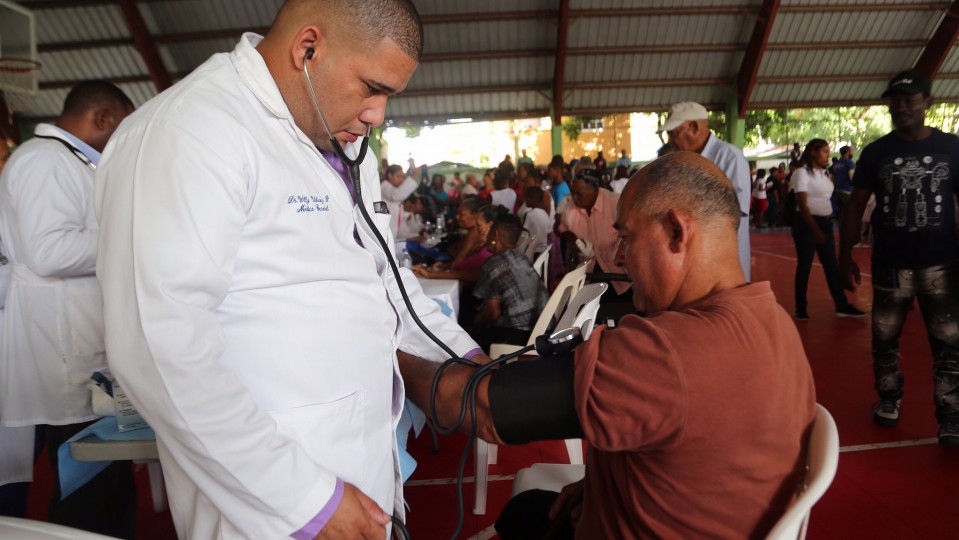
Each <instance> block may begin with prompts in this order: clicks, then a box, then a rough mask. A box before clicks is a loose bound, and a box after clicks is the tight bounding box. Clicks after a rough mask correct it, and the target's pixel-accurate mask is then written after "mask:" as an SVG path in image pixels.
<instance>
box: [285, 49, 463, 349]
mask: <svg viewBox="0 0 959 540" xmlns="http://www.w3.org/2000/svg"><path fill="white" fill-rule="evenodd" d="M312 58H313V48H312V47H310V48H308V49H307V50H306V55H305V57H304V58H303V77H304V78H305V79H306V87H307V88H308V89H309V90H310V98H312V100H313V107H315V108H316V113H317V114H318V115H319V117H320V122H322V123H323V128H324V129H326V134H327V135H328V136H329V138H330V145H331V146H332V147H333V152H335V153H336V155H337V156H338V157H339V158H340V160H342V161H343V163H344V164H345V165H346V167H347V170H349V173H350V180H352V182H353V190H354V192H355V193H356V205H357V206H358V207H359V209H360V214H362V216H363V220H364V221H365V222H366V224H367V225H368V226H369V227H370V230H371V231H372V233H373V236H374V237H375V238H376V240H377V242H378V243H379V244H380V247H381V248H382V249H383V253H384V254H385V255H386V260H387V262H388V263H389V265H390V269H391V270H392V271H393V277H394V278H396V284H397V286H399V289H400V293H401V294H402V296H403V301H404V302H405V303H406V308H407V309H408V310H409V312H410V315H411V316H412V317H413V320H414V321H415V322H416V325H417V326H419V328H420V330H422V331H423V332H424V333H425V334H426V335H427V337H429V338H430V339H431V340H432V341H433V342H434V343H436V345H438V346H439V347H440V348H441V349H443V352H445V353H446V354H448V355H449V356H450V358H458V355H457V354H456V353H455V352H453V350H452V349H451V348H449V346H447V345H446V344H445V343H443V342H442V341H441V340H440V339H439V338H438V337H436V336H435V335H433V333H432V332H430V331H429V329H427V328H426V326H425V325H424V324H423V323H422V321H420V318H419V317H418V316H417V315H416V311H415V310H414V309H413V305H412V304H411V303H410V300H409V296H408V295H407V294H406V287H404V286H403V280H402V279H400V271H399V267H398V266H397V264H396V258H395V257H393V251H392V250H391V249H390V247H389V245H388V244H387V243H386V239H385V238H383V235H382V234H380V231H379V229H378V228H377V227H376V225H375V224H374V223H373V218H371V217H370V214H369V212H368V211H367V210H366V205H364V204H363V192H362V185H361V183H360V163H362V162H363V159H365V158H366V152H367V151H368V150H369V148H370V133H371V131H372V126H369V125H367V127H366V137H365V138H364V139H363V142H362V143H360V151H359V153H357V155H356V159H351V158H350V157H349V156H347V155H346V152H344V151H343V147H342V146H340V142H339V141H337V140H336V138H335V137H333V132H332V131H331V130H330V126H329V124H327V123H326V118H325V117H324V116H323V111H322V110H321V109H320V103H319V101H318V100H317V99H316V92H315V91H314V90H313V84H312V83H311V81H310V73H309V71H308V70H307V67H306V64H307V60H311V59H312Z"/></svg>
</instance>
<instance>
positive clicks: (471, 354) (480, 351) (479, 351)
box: [463, 347, 483, 360]
mask: <svg viewBox="0 0 959 540" xmlns="http://www.w3.org/2000/svg"><path fill="white" fill-rule="evenodd" d="M477 354H483V349H480V348H479V347H477V348H475V349H473V350H472V351H470V352H468V353H466V354H464V355H463V360H472V359H473V357H474V356H476V355H477Z"/></svg>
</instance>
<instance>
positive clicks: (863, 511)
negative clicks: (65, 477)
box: [30, 232, 959, 540]
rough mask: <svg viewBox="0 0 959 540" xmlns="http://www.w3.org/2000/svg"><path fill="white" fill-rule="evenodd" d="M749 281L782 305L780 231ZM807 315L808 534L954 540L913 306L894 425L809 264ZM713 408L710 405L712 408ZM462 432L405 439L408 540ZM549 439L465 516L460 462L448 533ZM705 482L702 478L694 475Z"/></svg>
mask: <svg viewBox="0 0 959 540" xmlns="http://www.w3.org/2000/svg"><path fill="white" fill-rule="evenodd" d="M752 253H753V280H754V281H764V280H768V281H770V282H772V285H773V290H774V291H775V293H776V296H777V297H778V298H779V301H780V303H782V304H783V306H784V307H785V308H786V309H787V310H788V311H789V312H790V313H791V312H792V311H793V292H792V290H793V276H794V272H795V251H794V248H793V245H792V240H791V238H790V236H789V234H788V233H786V232H774V233H768V234H754V235H753V236H752ZM855 256H856V259H857V261H858V262H859V264H860V267H861V268H862V269H863V272H865V273H866V274H867V275H866V276H865V277H864V282H863V287H862V288H860V290H859V291H857V292H856V293H855V294H854V295H851V296H850V299H851V300H852V301H853V303H854V304H855V305H857V306H858V307H859V308H861V309H863V310H864V311H866V312H868V311H869V308H870V307H871V292H870V283H869V276H868V268H869V265H868V261H869V250H868V249H858V250H856V253H855ZM809 301H810V306H809V315H810V318H811V320H809V321H808V322H800V323H797V327H798V328H799V332H800V334H801V335H802V338H803V341H804V343H805V346H806V353H807V355H808V357H809V361H810V364H811V365H812V369H813V374H814V376H815V380H816V389H817V393H818V401H819V402H820V403H822V404H823V405H824V406H825V407H826V408H827V409H829V411H830V412H831V413H832V415H833V416H834V417H835V419H836V423H837V424H838V427H839V435H840V444H841V445H842V447H843V451H842V454H841V455H840V460H839V471H838V473H837V476H836V480H835V481H834V482H833V485H832V487H831V488H830V490H829V491H828V492H827V493H826V495H825V496H824V497H823V499H822V500H821V501H820V502H819V503H818V504H817V505H816V506H815V508H814V509H813V513H812V520H811V522H810V530H809V535H808V538H810V539H812V540H822V539H834V540H845V539H860V538H861V539H890V540H893V539H895V540H909V539H930V540H931V539H935V540H940V539H943V538H959V451H957V450H951V451H949V450H944V449H941V448H939V447H938V446H937V445H936V444H935V435H936V429H937V426H936V422H935V419H934V417H933V404H932V380H931V360H930V353H929V345H928V343H927V342H926V336H925V330H924V328H923V326H922V321H921V316H920V315H919V313H918V311H914V312H913V313H912V314H910V317H909V320H908V322H907V325H906V329H905V333H904V335H903V338H902V351H903V357H904V358H903V371H904V373H905V376H906V395H905V397H904V399H903V402H902V406H903V409H902V418H901V420H900V422H899V425H898V426H896V427H894V428H886V427H880V426H877V425H874V424H873V423H872V420H871V414H872V413H871V405H872V403H873V402H874V401H875V395H874V393H873V390H872V375H871V367H870V360H869V336H870V324H869V318H868V316H867V317H866V318H865V319H858V320H854V319H837V318H836V316H835V314H834V309H835V306H833V304H832V300H831V299H830V297H829V294H828V292H827V290H826V285H825V280H824V279H823V275H822V271H821V269H820V268H819V267H818V263H817V267H816V268H814V269H813V275H812V278H811V280H810V286H809ZM717 406H719V407H721V406H722V404H721V403H719V404H717ZM464 444H465V437H464V436H461V435H460V436H454V437H441V438H440V451H439V453H438V454H437V455H433V453H432V448H431V443H430V440H429V437H428V436H425V435H424V436H423V437H420V439H418V440H415V441H412V442H411V451H412V453H413V455H414V457H416V459H417V460H418V462H419V466H418V468H417V470H416V472H415V473H414V475H413V477H412V478H411V479H410V482H408V484H407V486H406V490H405V491H406V498H407V501H408V503H409V506H410V512H409V515H408V525H409V529H410V532H411V536H412V538H414V539H415V540H436V539H443V538H449V536H450V534H451V532H452V531H453V527H454V525H455V521H456V517H455V516H456V493H455V486H454V485H452V483H451V482H453V480H454V479H455V477H456V468H457V465H458V462H459V457H460V452H461V451H462V449H463V446H464ZM565 461H566V451H565V448H564V447H563V445H562V443H560V442H552V443H538V444H532V445H527V446H522V447H507V448H501V449H500V452H499V464H498V465H494V466H492V467H491V468H490V474H491V481H490V483H489V499H488V505H487V508H488V511H487V514H486V515H485V516H474V515H473V514H472V513H471V512H470V509H471V508H472V504H473V495H472V493H473V484H472V476H473V466H472V458H471V460H470V462H469V463H468V465H467V472H466V475H467V484H466V486H465V489H464V494H465V506H466V519H465V525H464V528H463V531H462V533H461V534H460V536H459V537H460V538H494V537H495V536H494V534H493V532H492V530H491V529H490V526H491V525H492V523H493V522H494V521H495V518H496V515H497V514H498V513H499V510H500V509H501V508H502V507H503V505H504V504H505V503H506V501H507V499H508V497H509V493H510V488H511V484H512V482H511V480H512V475H513V474H514V473H515V472H516V471H517V470H519V469H520V468H523V467H526V466H528V465H530V464H532V463H537V462H552V463H563V462H565ZM45 462H46V460H45V459H42V460H41V462H40V463H41V466H40V467H38V469H39V470H38V473H37V482H35V483H34V487H33V488H32V491H31V499H30V517H33V518H36V519H42V518H43V517H44V515H45V513H46V512H45V508H44V507H45V500H46V499H45V498H46V497H47V496H48V494H49V492H50V487H49V482H50V475H49V472H48V471H44V470H43V464H44V463H45ZM138 480H140V481H142V482H141V484H142V485H141V488H143V489H141V504H140V507H141V511H140V522H139V531H138V538H142V539H158V540H159V539H169V538H174V537H175V535H174V533H173V529H172V525H171V522H170V519H169V514H168V513H163V514H153V513H152V510H151V509H150V503H149V498H148V492H147V491H146V489H145V481H146V475H145V472H144V473H142V474H140V476H139V477H138ZM703 482H709V478H703Z"/></svg>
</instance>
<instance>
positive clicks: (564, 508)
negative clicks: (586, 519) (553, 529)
mask: <svg viewBox="0 0 959 540" xmlns="http://www.w3.org/2000/svg"><path fill="white" fill-rule="evenodd" d="M585 482H586V481H585V480H580V481H579V482H573V483H572V484H570V485H568V486H566V487H564V488H563V491H562V492H560V494H559V497H558V498H557V499H556V501H554V502H553V506H552V507H550V509H549V519H551V520H553V521H560V522H562V521H565V520H567V519H568V520H569V523H570V525H572V526H573V528H576V524H577V523H579V518H580V516H581V515H582V513H583V486H584V484H585Z"/></svg>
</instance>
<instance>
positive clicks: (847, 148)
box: [839, 145, 852, 156]
mask: <svg viewBox="0 0 959 540" xmlns="http://www.w3.org/2000/svg"><path fill="white" fill-rule="evenodd" d="M850 150H852V148H851V147H850V146H849V145H844V146H841V147H840V148H839V155H840V156H845V155H846V153H847V152H849V151H850Z"/></svg>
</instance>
